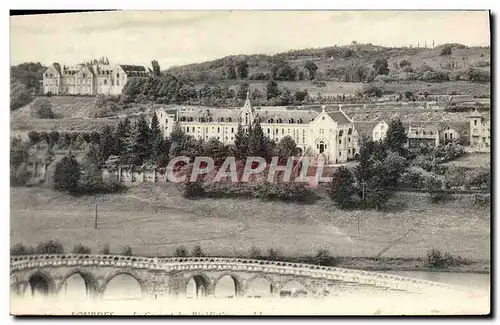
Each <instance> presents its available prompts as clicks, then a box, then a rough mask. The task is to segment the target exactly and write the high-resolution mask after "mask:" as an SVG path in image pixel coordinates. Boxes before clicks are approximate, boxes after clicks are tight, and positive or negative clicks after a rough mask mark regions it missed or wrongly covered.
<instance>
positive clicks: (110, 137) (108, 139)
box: [98, 125, 116, 165]
mask: <svg viewBox="0 0 500 325" xmlns="http://www.w3.org/2000/svg"><path fill="white" fill-rule="evenodd" d="M113 133H114V132H113V127H111V126H109V125H106V126H104V128H103V130H102V132H101V134H100V137H99V160H98V164H100V165H102V164H103V163H104V162H105V161H106V160H108V158H109V156H111V155H112V154H113V151H114V146H115V143H116V139H115V137H114V134H113Z"/></svg>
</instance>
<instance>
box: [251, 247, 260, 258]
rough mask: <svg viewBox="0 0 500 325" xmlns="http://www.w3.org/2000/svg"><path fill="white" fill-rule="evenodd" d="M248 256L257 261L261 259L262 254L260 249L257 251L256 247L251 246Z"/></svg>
mask: <svg viewBox="0 0 500 325" xmlns="http://www.w3.org/2000/svg"><path fill="white" fill-rule="evenodd" d="M248 254H249V256H250V258H251V259H255V260H258V259H260V258H262V252H261V250H260V249H258V248H257V247H255V246H252V247H251V248H250V251H249V253H248Z"/></svg>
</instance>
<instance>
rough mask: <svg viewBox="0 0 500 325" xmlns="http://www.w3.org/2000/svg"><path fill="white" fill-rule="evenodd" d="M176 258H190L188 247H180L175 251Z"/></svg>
mask: <svg viewBox="0 0 500 325" xmlns="http://www.w3.org/2000/svg"><path fill="white" fill-rule="evenodd" d="M174 255H175V256H176V257H186V256H188V251H187V249H186V247H184V246H179V247H177V248H176V249H175V254H174Z"/></svg>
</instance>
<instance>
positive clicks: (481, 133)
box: [469, 110, 491, 152]
mask: <svg viewBox="0 0 500 325" xmlns="http://www.w3.org/2000/svg"><path fill="white" fill-rule="evenodd" d="M469 125H470V146H471V147H472V149H473V150H474V151H480V152H490V151H491V134H490V120H486V119H485V118H484V117H483V116H482V115H481V114H480V113H479V112H478V111H477V110H476V111H474V112H473V113H472V114H471V115H470V117H469Z"/></svg>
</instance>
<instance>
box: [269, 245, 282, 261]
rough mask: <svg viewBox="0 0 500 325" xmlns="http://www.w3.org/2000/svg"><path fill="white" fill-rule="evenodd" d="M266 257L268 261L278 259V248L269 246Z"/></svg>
mask: <svg viewBox="0 0 500 325" xmlns="http://www.w3.org/2000/svg"><path fill="white" fill-rule="evenodd" d="M267 259H268V260H270V261H278V260H279V259H280V254H279V252H278V250H276V249H272V248H269V249H268V250H267Z"/></svg>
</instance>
